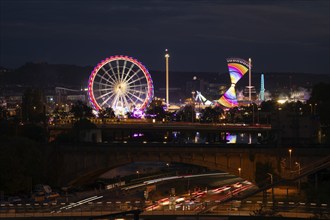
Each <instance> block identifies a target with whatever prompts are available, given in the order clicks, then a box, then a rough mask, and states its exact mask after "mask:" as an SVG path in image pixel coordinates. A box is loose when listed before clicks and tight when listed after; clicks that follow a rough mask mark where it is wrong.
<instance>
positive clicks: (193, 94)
mask: <svg viewBox="0 0 330 220" xmlns="http://www.w3.org/2000/svg"><path fill="white" fill-rule="evenodd" d="M194 108H195V91H192V92H191V122H192V123H193V122H194Z"/></svg>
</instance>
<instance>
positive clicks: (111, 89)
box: [97, 88, 113, 92]
mask: <svg viewBox="0 0 330 220" xmlns="http://www.w3.org/2000/svg"><path fill="white" fill-rule="evenodd" d="M108 90H110V91H113V88H105V89H98V90H97V91H99V92H101V91H108Z"/></svg>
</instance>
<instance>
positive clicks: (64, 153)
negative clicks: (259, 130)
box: [49, 142, 330, 186]
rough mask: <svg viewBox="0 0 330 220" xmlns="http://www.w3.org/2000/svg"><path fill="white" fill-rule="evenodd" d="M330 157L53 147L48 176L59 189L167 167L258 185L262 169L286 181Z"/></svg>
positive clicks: (278, 151) (264, 148) (147, 146)
mask: <svg viewBox="0 0 330 220" xmlns="http://www.w3.org/2000/svg"><path fill="white" fill-rule="evenodd" d="M289 149H291V152H289ZM329 151H330V149H329V148H327V147H324V146H323V147H322V146H314V147H313V146H311V147H304V148H293V147H290V148H289V147H275V146H268V145H258V144H241V145H240V144H177V143H176V144H174V143H173V144H171V143H127V142H122V143H107V144H104V143H103V144H96V143H90V144H87V143H84V144H71V145H68V144H55V145H52V146H51V150H50V152H51V153H50V157H49V162H50V163H51V164H52V168H51V169H52V170H51V171H49V172H51V173H52V176H53V178H54V181H55V182H57V184H58V185H59V186H66V185H71V184H74V183H76V182H81V181H84V180H90V179H93V178H96V177H98V176H99V175H101V174H103V173H105V172H106V171H108V170H110V169H112V168H115V167H119V166H123V165H126V164H129V163H132V162H143V161H163V162H168V163H171V162H178V163H186V164H193V165H198V166H203V167H207V168H209V169H214V170H219V171H225V172H228V173H231V174H234V175H237V176H241V177H242V178H245V179H248V180H250V181H252V182H255V178H256V171H257V166H258V164H269V165H270V167H271V168H272V172H273V173H274V174H275V175H278V176H281V177H285V176H286V175H287V174H288V173H289V172H291V173H292V172H298V171H299V167H297V166H296V165H295V162H299V164H300V166H301V169H302V168H303V167H304V165H309V164H311V163H313V162H314V161H317V160H318V159H320V158H322V157H324V156H327V155H329ZM290 164H291V165H290Z"/></svg>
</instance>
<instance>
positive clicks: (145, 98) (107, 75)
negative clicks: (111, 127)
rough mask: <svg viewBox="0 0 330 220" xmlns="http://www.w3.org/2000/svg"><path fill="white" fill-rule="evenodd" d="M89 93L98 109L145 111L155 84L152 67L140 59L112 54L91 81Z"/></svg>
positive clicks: (95, 107)
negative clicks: (142, 62)
mask: <svg viewBox="0 0 330 220" xmlns="http://www.w3.org/2000/svg"><path fill="white" fill-rule="evenodd" d="M88 95H89V100H90V102H91V103H92V105H93V107H94V109H95V110H97V111H98V110H100V109H105V108H108V107H111V108H112V109H113V110H114V112H115V114H116V115H120V114H125V113H127V112H129V111H133V110H144V109H145V108H146V107H147V106H148V105H149V103H150V102H151V100H152V98H153V95H154V87H153V83H152V79H151V76H150V74H149V72H148V70H147V69H146V68H145V67H144V66H143V65H142V64H141V63H140V62H139V61H137V60H136V59H134V58H132V57H128V56H122V55H119V56H111V57H109V58H106V59H105V60H102V61H101V62H100V63H99V64H98V65H97V66H96V67H95V68H94V70H93V72H92V73H91V75H90V77H89V81H88Z"/></svg>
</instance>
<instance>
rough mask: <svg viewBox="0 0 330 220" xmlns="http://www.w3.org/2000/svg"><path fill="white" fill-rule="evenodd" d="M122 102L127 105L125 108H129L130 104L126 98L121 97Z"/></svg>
mask: <svg viewBox="0 0 330 220" xmlns="http://www.w3.org/2000/svg"><path fill="white" fill-rule="evenodd" d="M121 100H122V103H125V106H129V104H128V102H127V99H126V97H125V96H122V97H121Z"/></svg>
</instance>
